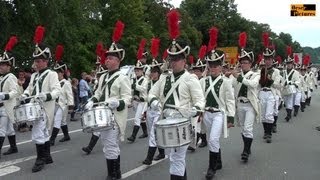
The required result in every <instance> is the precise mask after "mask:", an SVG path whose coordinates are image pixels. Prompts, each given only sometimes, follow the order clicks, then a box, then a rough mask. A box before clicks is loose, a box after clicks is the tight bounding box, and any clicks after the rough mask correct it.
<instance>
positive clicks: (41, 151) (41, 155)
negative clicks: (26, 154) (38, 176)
mask: <svg viewBox="0 0 320 180" xmlns="http://www.w3.org/2000/svg"><path fill="white" fill-rule="evenodd" d="M36 149H37V159H36V162H35V163H34V165H33V167H32V172H38V171H41V170H42V169H43V168H44V165H45V161H46V159H45V144H36Z"/></svg>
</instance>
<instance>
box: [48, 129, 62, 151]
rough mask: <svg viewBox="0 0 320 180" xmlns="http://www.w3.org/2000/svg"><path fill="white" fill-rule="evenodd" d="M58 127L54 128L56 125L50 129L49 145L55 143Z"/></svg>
mask: <svg viewBox="0 0 320 180" xmlns="http://www.w3.org/2000/svg"><path fill="white" fill-rule="evenodd" d="M59 130H60V129H59V128H56V127H54V128H53V129H52V133H51V137H50V145H51V146H54V143H55V140H56V138H57V135H58V133H59Z"/></svg>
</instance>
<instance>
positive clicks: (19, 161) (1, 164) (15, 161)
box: [0, 149, 67, 176]
mask: <svg viewBox="0 0 320 180" xmlns="http://www.w3.org/2000/svg"><path fill="white" fill-rule="evenodd" d="M66 150H67V149H61V150H58V151H53V152H51V154H55V153H58V152H62V151H66ZM36 158H37V156H28V157H23V158H19V159H14V160H10V161H4V162H1V163H0V170H1V169H2V168H4V167H7V166H12V165H15V164H18V163H22V162H24V161H29V160H32V159H36ZM0 176H1V175H0Z"/></svg>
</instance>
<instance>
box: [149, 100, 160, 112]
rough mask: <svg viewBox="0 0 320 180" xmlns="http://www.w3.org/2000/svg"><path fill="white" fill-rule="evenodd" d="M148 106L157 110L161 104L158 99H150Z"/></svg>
mask: <svg viewBox="0 0 320 180" xmlns="http://www.w3.org/2000/svg"><path fill="white" fill-rule="evenodd" d="M150 107H151V109H152V110H154V111H159V110H160V109H161V104H160V102H159V101H158V100H154V101H152V103H151V104H150Z"/></svg>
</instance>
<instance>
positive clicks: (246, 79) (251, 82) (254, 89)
mask: <svg viewBox="0 0 320 180" xmlns="http://www.w3.org/2000/svg"><path fill="white" fill-rule="evenodd" d="M240 76H242V77H243V79H242V82H239V81H238V80H237V79H234V81H233V87H234V92H235V94H234V95H235V98H236V99H237V100H240V99H238V98H239V97H238V96H239V91H240V89H241V86H242V85H245V86H246V89H247V97H246V98H247V99H248V100H249V101H250V103H251V105H252V107H253V109H254V111H255V112H256V122H257V123H258V122H260V105H259V98H258V87H259V80H260V74H259V73H256V72H253V71H248V72H247V73H246V74H243V72H241V73H240ZM236 105H237V103H236ZM235 117H236V119H237V120H239V119H238V117H237V116H235ZM238 124H239V123H238Z"/></svg>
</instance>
